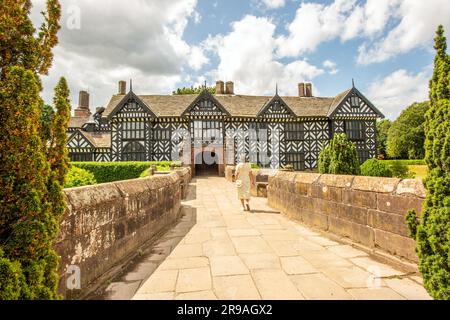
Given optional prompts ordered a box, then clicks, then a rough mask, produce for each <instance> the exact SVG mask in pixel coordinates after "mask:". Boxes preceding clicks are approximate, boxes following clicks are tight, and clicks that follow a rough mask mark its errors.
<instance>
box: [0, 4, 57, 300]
mask: <svg viewBox="0 0 450 320" xmlns="http://www.w3.org/2000/svg"><path fill="white" fill-rule="evenodd" d="M31 6H32V4H31V1H30V0H5V1H2V7H1V9H2V14H1V15H0V30H1V35H2V36H1V37H0V163H1V166H0V300H1V299H57V298H59V296H58V294H57V286H58V277H57V268H58V257H57V255H56V253H55V252H54V250H53V244H54V241H55V238H56V236H57V232H58V226H59V217H60V215H61V212H62V211H63V210H64V199H63V196H62V190H61V185H60V182H59V181H60V178H61V174H62V173H64V171H63V170H59V169H58V170H53V171H52V170H51V166H50V164H49V161H48V160H49V159H48V158H47V157H48V155H49V154H50V153H49V151H48V150H47V148H48V145H47V141H45V137H44V136H45V135H43V134H42V132H41V131H42V130H41V129H42V127H41V123H42V122H41V121H42V119H43V115H42V110H43V108H42V106H43V101H42V100H41V98H40V97H39V92H40V90H41V87H42V86H41V82H40V80H39V77H38V75H39V74H46V73H47V72H48V70H49V68H50V66H51V63H52V58H53V54H52V48H53V47H54V46H55V45H56V44H57V42H58V39H57V32H58V30H59V28H60V25H59V19H60V14H61V7H60V4H59V1H57V0H47V11H46V12H45V13H43V14H44V20H45V22H44V23H43V24H42V25H41V28H40V30H39V32H38V33H37V34H36V33H35V29H34V27H33V24H32V22H31V20H30V18H29V15H30V10H31ZM48 131H49V132H50V131H52V132H56V131H57V130H56V131H55V130H54V129H53V125H52V128H51V130H48ZM57 161H60V160H57ZM57 161H54V163H53V165H52V167H53V169H55V168H57V167H60V165H56V163H57Z"/></svg>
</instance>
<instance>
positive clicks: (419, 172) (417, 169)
mask: <svg viewBox="0 0 450 320" xmlns="http://www.w3.org/2000/svg"><path fill="white" fill-rule="evenodd" d="M408 169H409V171H411V172H413V173H414V176H415V177H416V178H421V179H424V178H425V177H426V176H427V173H428V166H425V165H411V166H408Z"/></svg>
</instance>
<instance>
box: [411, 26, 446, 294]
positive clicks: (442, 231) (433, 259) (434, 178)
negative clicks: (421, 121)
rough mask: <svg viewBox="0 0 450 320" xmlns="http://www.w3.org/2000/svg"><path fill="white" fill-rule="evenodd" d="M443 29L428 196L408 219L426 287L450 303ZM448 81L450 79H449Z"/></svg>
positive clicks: (433, 93)
mask: <svg viewBox="0 0 450 320" xmlns="http://www.w3.org/2000/svg"><path fill="white" fill-rule="evenodd" d="M443 33H444V32H443V28H442V26H439V28H438V31H437V34H436V38H435V49H436V59H435V68H434V72H433V78H432V80H431V82H430V101H431V106H430V110H429V111H428V112H427V114H426V122H425V135H426V139H425V160H426V162H427V165H428V168H429V172H428V176H427V178H426V179H425V187H426V189H427V196H426V199H425V201H424V205H423V208H422V216H421V217H420V219H418V218H417V217H416V213H415V212H414V211H410V212H409V213H408V214H407V216H406V221H407V224H408V226H409V227H410V231H411V235H412V236H413V238H415V239H416V242H417V253H418V256H419V261H420V262H419V270H420V272H421V273H422V275H423V279H424V286H425V288H426V289H427V291H428V292H429V293H430V295H431V296H433V297H434V298H436V299H446V300H450V263H449V261H450V257H449V255H450V130H449V128H450V88H449V82H448V81H447V80H448V78H449V76H450V67H449V66H450V57H449V56H448V55H447V54H446V48H447V45H446V39H445V37H444V35H443ZM446 79H447V80H446Z"/></svg>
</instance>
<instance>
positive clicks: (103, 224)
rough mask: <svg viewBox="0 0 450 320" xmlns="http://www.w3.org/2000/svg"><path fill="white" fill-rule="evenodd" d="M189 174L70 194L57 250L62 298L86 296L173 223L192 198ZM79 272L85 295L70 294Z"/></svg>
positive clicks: (181, 172) (179, 172) (69, 191)
mask: <svg viewBox="0 0 450 320" xmlns="http://www.w3.org/2000/svg"><path fill="white" fill-rule="evenodd" d="M190 177H191V174H190V170H189V169H187V168H184V169H182V170H177V171H174V172H172V173H170V174H167V175H155V176H150V177H148V178H143V179H135V180H126V181H120V182H113V183H105V184H99V185H95V186H86V187H81V188H72V189H65V190H64V193H65V195H66V199H67V203H68V208H67V210H66V213H65V214H64V216H63V219H62V221H61V223H60V233H59V236H58V238H57V243H56V246H55V249H56V251H57V252H58V254H59V255H60V257H61V260H60V270H59V274H60V292H61V294H63V295H64V296H66V297H75V296H80V295H83V294H84V293H85V292H86V291H87V289H88V288H89V287H90V285H91V284H92V283H93V282H94V281H95V280H97V279H98V278H99V277H101V276H102V275H104V274H105V273H106V272H108V271H109V270H111V268H113V267H114V266H116V265H117V264H118V263H120V262H122V261H124V260H126V259H127V258H129V257H130V256H132V255H133V254H136V252H137V250H138V249H139V247H140V246H142V245H143V244H144V243H145V242H147V241H149V240H151V239H153V238H154V237H155V236H156V235H158V233H160V232H161V231H163V230H164V229H165V228H167V227H169V226H170V225H171V224H172V223H174V222H175V221H176V220H177V219H178V218H179V215H180V208H181V199H182V197H183V194H185V193H186V192H187V185H188V183H189V181H190ZM73 266H75V267H77V268H79V270H80V276H81V290H75V291H74V290H68V289H67V285H66V283H67V278H68V277H69V278H70V273H68V270H69V271H71V270H73Z"/></svg>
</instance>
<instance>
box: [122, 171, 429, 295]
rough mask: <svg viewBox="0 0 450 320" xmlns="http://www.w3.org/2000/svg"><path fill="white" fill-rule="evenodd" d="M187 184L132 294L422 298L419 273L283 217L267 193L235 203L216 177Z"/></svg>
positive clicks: (231, 188)
mask: <svg viewBox="0 0 450 320" xmlns="http://www.w3.org/2000/svg"><path fill="white" fill-rule="evenodd" d="M192 184H193V185H194V186H195V188H192V190H191V195H190V198H188V200H186V201H185V202H184V205H185V216H184V217H183V218H182V220H181V221H180V223H178V225H177V226H176V227H174V228H173V229H172V230H170V231H169V232H168V233H166V234H165V235H164V236H163V237H162V239H160V241H159V242H158V243H157V244H156V245H155V246H154V247H153V254H152V255H150V256H149V257H148V258H146V260H145V261H144V262H143V263H142V264H141V265H140V266H139V268H140V269H141V272H138V273H142V271H143V272H144V273H145V271H146V269H148V270H150V271H148V272H149V273H151V272H153V271H154V272H153V273H152V274H151V276H150V277H149V278H148V279H147V280H146V281H141V282H140V283H135V284H134V286H135V289H137V287H139V289H138V290H137V292H136V294H135V295H134V297H133V299H194V300H197V299H430V297H429V295H428V294H427V293H426V291H425V289H424V288H423V287H422V285H421V284H420V283H421V279H420V277H418V276H411V275H410V276H408V275H405V273H404V272H402V271H399V270H396V269H395V268H393V267H391V266H389V265H386V264H383V263H379V262H377V261H375V260H374V259H373V258H372V257H370V256H369V255H368V254H367V253H365V252H363V251H361V250H358V249H356V248H354V247H352V246H350V245H346V244H342V243H339V242H336V241H333V240H330V239H329V238H327V237H326V236H325V235H322V234H321V233H319V232H316V231H313V230H311V229H309V228H307V227H305V226H302V225H301V224H299V223H297V222H294V221H290V220H289V219H287V218H286V217H284V216H283V215H281V214H278V213H277V212H275V211H274V210H273V209H271V208H270V207H269V206H268V205H267V199H263V198H254V199H252V203H251V207H252V212H251V213H248V212H242V211H240V205H239V202H238V200H237V199H236V190H235V187H234V185H233V184H232V183H230V182H227V181H226V180H225V179H224V178H219V177H204V178H197V179H196V180H193V182H192ZM192 192H194V194H193V193H192ZM189 199H191V200H189ZM155 268H156V270H155ZM128 278H129V279H132V278H133V274H129V275H128Z"/></svg>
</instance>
